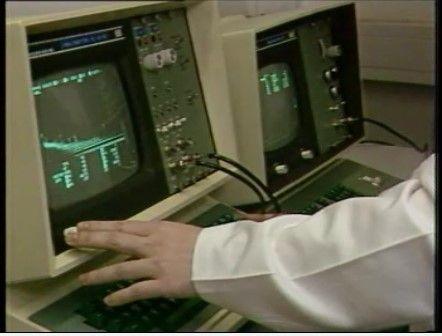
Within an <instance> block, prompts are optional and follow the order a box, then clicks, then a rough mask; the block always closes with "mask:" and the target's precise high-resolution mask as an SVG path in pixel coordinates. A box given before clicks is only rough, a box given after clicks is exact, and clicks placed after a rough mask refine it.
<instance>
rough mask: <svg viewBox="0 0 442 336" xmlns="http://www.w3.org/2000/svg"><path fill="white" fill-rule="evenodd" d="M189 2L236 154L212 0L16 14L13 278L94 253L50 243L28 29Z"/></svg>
mask: <svg viewBox="0 0 442 336" xmlns="http://www.w3.org/2000/svg"><path fill="white" fill-rule="evenodd" d="M179 7H186V8H187V19H188V24H189V29H190V34H191V38H192V41H193V46H194V51H195V54H196V59H197V61H198V68H199V75H200V79H201V82H202V88H203V93H204V96H205V102H206V107H207V111H208V115H209V119H210V122H211V125H212V132H213V137H214V141H215V144H216V147H217V149H218V151H219V152H220V153H224V154H226V155H229V156H233V157H236V145H235V142H234V140H235V137H234V134H233V123H232V115H231V111H230V103H229V95H228V90H227V79H226V75H225V64H224V60H223V55H222V50H221V37H220V34H219V33H218V29H219V25H218V12H217V6H216V3H214V2H212V1H150V2H116V3H115V4H114V5H110V6H109V5H108V6H99V7H94V8H93V9H85V10H79V11H73V12H68V13H63V14H60V15H51V16H44V17H27V18H23V19H20V18H17V19H13V20H10V21H8V22H7V24H6V42H7V45H6V80H7V87H6V93H7V100H6V107H7V108H6V186H7V189H6V190H7V193H6V212H7V217H6V223H7V229H6V231H7V239H6V241H7V253H6V254H7V271H6V278H7V282H8V283H17V282H23V281H29V280H37V279H46V278H53V277H57V276H61V275H62V274H64V273H65V272H67V271H69V270H71V269H73V268H74V267H76V266H78V265H80V264H82V263H84V262H86V261H88V260H90V259H91V258H94V256H95V254H94V253H88V252H82V251H78V250H68V251H65V252H63V253H61V254H58V255H56V254H55V253H54V249H53V246H52V242H51V232H50V223H49V221H50V219H49V215H48V204H47V197H46V196H47V191H46V186H45V179H44V172H43V164H42V156H41V151H40V144H39V133H38V128H37V120H36V108H35V104H34V97H33V95H32V91H31V87H32V80H31V71H30V61H29V56H28V46H27V35H28V34H30V33H36V32H47V31H51V30H57V29H64V28H71V27H76V26H81V25H89V24H95V23H100V22H105V21H108V20H115V19H121V18H127V17H131V16H136V15H142V14H148V13H152V12H157V11H162V10H167V9H173V8H179ZM227 180H228V177H227V176H226V175H225V174H224V173H214V174H211V175H210V176H208V177H207V178H205V179H203V180H201V181H199V182H197V183H196V184H193V185H191V186H190V187H187V188H185V189H184V190H183V191H181V192H179V193H177V194H174V195H173V196H170V197H169V198H167V199H165V200H164V201H162V202H160V203H158V204H156V205H154V206H152V207H150V208H146V209H144V210H143V211H141V212H140V213H138V214H137V215H136V216H134V217H133V218H132V219H139V220H150V219H154V218H164V217H166V216H168V215H170V214H172V213H174V212H176V211H178V210H180V209H181V208H183V207H185V206H187V205H189V204H191V203H192V202H194V201H195V200H198V199H199V198H201V197H202V196H204V195H206V194H208V193H209V192H211V191H213V190H214V189H216V188H217V187H219V186H221V185H222V184H224V183H225V182H226V181H227Z"/></svg>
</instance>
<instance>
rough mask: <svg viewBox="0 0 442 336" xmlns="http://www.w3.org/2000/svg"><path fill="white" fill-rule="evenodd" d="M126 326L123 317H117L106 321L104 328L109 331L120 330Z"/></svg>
mask: <svg viewBox="0 0 442 336" xmlns="http://www.w3.org/2000/svg"><path fill="white" fill-rule="evenodd" d="M123 327H124V323H123V320H122V319H119V318H115V319H112V320H110V321H109V322H108V323H106V326H105V327H104V330H106V331H109V332H120V331H121V330H122V329H123Z"/></svg>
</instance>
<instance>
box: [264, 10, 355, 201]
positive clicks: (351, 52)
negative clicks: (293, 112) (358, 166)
mask: <svg viewBox="0 0 442 336" xmlns="http://www.w3.org/2000/svg"><path fill="white" fill-rule="evenodd" d="M328 17H332V18H336V19H333V20H332V26H331V30H332V35H333V37H334V38H335V40H334V41H333V43H334V44H339V45H342V46H345V49H344V52H343V54H342V56H341V57H340V58H339V59H338V60H337V66H338V68H339V69H340V73H341V76H340V80H341V90H342V92H343V95H344V96H345V99H346V101H347V104H346V108H345V114H346V116H352V117H355V118H358V119H359V120H358V121H357V122H355V123H354V124H352V125H351V126H350V132H351V134H352V136H353V137H352V138H351V139H348V140H345V141H343V142H342V143H340V144H339V145H337V146H336V147H335V148H333V149H330V150H329V151H327V152H326V153H324V154H322V155H318V156H316V157H315V158H313V159H312V160H310V161H308V162H306V163H305V164H302V165H299V166H297V167H295V169H293V170H292V171H291V172H290V173H289V174H287V175H282V176H277V177H276V176H268V181H267V182H268V184H269V187H270V189H271V190H272V191H273V192H274V193H277V192H278V191H280V190H282V189H284V188H285V187H286V186H288V185H290V184H292V183H294V182H295V181H296V180H297V179H299V178H301V177H302V176H304V175H306V174H308V173H309V172H311V171H312V170H314V169H316V168H317V167H319V166H320V165H321V164H324V163H325V162H327V161H328V160H330V159H332V158H333V157H334V156H336V155H337V154H339V153H340V152H342V151H343V150H344V149H346V148H347V147H349V146H350V145H352V144H354V143H355V142H357V141H358V140H360V139H361V138H362V137H363V136H364V128H363V121H362V120H361V118H362V117H363V110H362V97H361V80H360V73H359V58H358V44H357V25H356V12H355V5H354V4H348V5H343V6H340V7H337V8H332V9H328V10H324V11H321V12H319V13H316V14H312V15H308V16H306V17H303V18H299V19H296V20H293V21H290V22H287V23H284V24H281V25H278V26H275V27H272V28H270V29H266V30H264V31H261V32H259V33H257V35H256V41H259V40H262V39H265V38H266V37H268V36H272V35H277V34H280V33H282V32H285V31H288V30H290V29H293V28H296V27H297V26H300V25H303V24H307V23H309V22H312V21H316V20H321V19H326V18H328ZM340 18H345V20H341V19H340ZM257 59H258V64H263V63H265V62H263V61H261V60H260V59H259V53H258V52H257ZM349 65H350V66H349ZM303 67H304V65H303V64H302V61H301V60H300V64H299V66H298V67H297V68H298V69H294V71H295V73H294V76H295V77H297V81H298V82H297V84H298V97H299V99H300V101H299V102H298V103H299V104H300V112H301V113H307V114H309V113H310V112H309V111H310V104H309V101H308V99H307V96H306V92H305V91H306V89H305V85H306V83H305V79H304V78H303V76H302V75H301V74H302V69H303ZM258 80H259V79H258V78H257V81H258ZM303 87H304V88H303ZM300 117H301V119H303V120H304V121H305V123H306V126H308V125H309V124H310V125H312V124H311V123H312V122H313V121H312V120H311V117H310V116H304V117H303V116H300ZM282 150H283V151H284V149H282ZM266 165H267V167H266V170H267V169H268V168H269V166H268V165H269V162H266ZM269 177H270V178H269ZM287 192H289V191H283V192H282V194H285V193H287ZM282 194H281V195H282Z"/></svg>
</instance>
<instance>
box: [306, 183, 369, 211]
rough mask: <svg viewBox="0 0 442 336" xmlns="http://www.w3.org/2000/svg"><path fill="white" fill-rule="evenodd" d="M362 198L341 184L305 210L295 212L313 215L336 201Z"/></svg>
mask: <svg viewBox="0 0 442 336" xmlns="http://www.w3.org/2000/svg"><path fill="white" fill-rule="evenodd" d="M362 196H364V195H362V194H360V193H357V192H356V191H354V190H351V189H349V188H347V187H345V186H343V185H342V184H338V185H336V186H335V187H333V188H331V189H330V190H329V191H327V192H326V193H325V194H324V195H322V196H320V197H319V198H317V199H315V200H314V201H313V202H311V203H310V204H309V205H307V206H306V207H305V208H303V209H301V210H300V211H297V213H301V214H304V215H313V214H314V213H315V212H317V211H319V210H321V209H322V208H324V207H326V206H327V205H330V204H333V203H336V202H338V201H342V200H344V199H347V198H351V197H362Z"/></svg>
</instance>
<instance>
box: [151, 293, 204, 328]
mask: <svg viewBox="0 0 442 336" xmlns="http://www.w3.org/2000/svg"><path fill="white" fill-rule="evenodd" d="M206 306H207V303H206V302H204V301H202V300H200V299H189V300H187V302H186V303H184V304H183V305H182V306H180V307H179V308H178V309H177V310H176V311H174V312H173V314H172V315H170V316H168V317H167V318H166V319H165V321H164V323H162V324H161V325H160V327H161V329H163V330H164V331H169V332H171V331H176V330H177V329H178V328H180V327H181V326H183V325H184V324H185V323H187V322H189V321H190V320H191V319H192V316H193V315H195V314H196V313H198V312H200V311H201V310H203V309H204V308H205V307H206Z"/></svg>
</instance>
